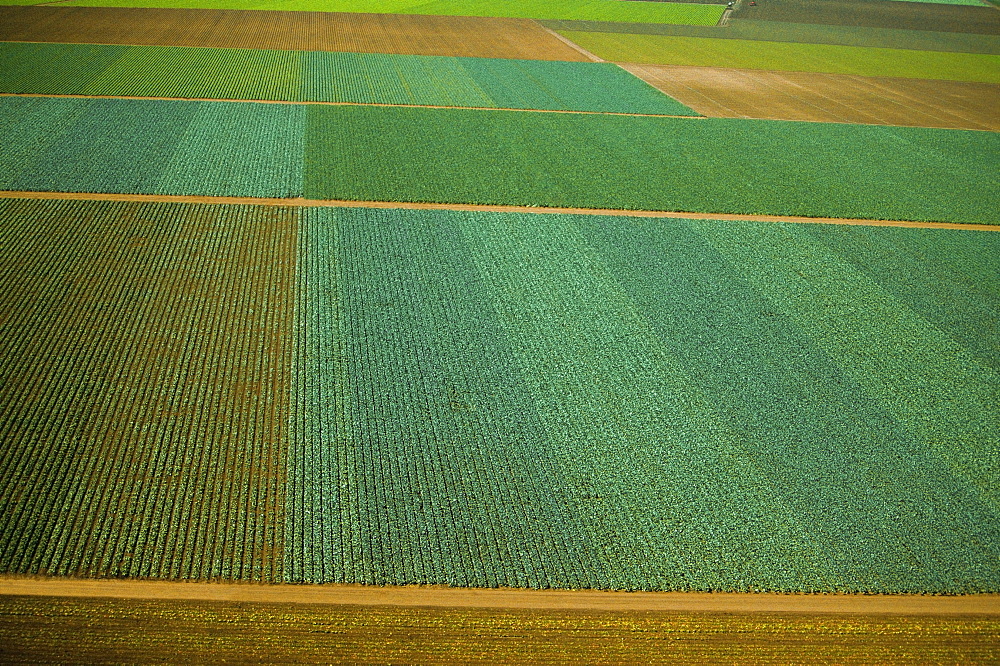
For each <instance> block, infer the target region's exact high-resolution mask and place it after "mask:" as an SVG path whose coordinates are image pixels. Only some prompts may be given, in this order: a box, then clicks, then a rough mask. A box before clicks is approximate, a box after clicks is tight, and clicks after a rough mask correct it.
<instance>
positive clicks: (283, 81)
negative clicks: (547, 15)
mask: <svg viewBox="0 0 1000 666" xmlns="http://www.w3.org/2000/svg"><path fill="white" fill-rule="evenodd" d="M0 72H2V73H0V92H7V93H41V94H80V95H110V96H126V97H164V98H179V99H237V100H277V101H293V102H295V101H310V102H350V103H373V104H407V105H409V104H412V105H428V106H456V107H484V108H514V109H549V110H565V111H607V112H617V113H646V114H660V115H697V114H696V113H695V112H694V111H692V110H691V109H689V108H687V107H686V106H684V105H682V104H680V103H679V102H677V101H675V100H673V99H672V98H670V97H668V96H667V95H665V94H663V93H662V92H659V91H658V90H656V89H655V88H654V87H652V86H650V85H648V84H647V83H645V82H644V81H642V80H641V79H638V78H636V77H635V76H632V75H631V74H629V73H628V72H626V71H624V70H623V69H621V68H620V67H618V66H616V65H613V64H611V63H595V62H585V63H584V62H554V61H543V60H511V59H487V58H451V57H444V56H417V55H390V54H375V53H368V54H366V53H326V52H316V51H273V50H272V51H265V50H255V49H221V48H188V47H164V46H100V45H91V44H44V43H21V42H8V43H0Z"/></svg>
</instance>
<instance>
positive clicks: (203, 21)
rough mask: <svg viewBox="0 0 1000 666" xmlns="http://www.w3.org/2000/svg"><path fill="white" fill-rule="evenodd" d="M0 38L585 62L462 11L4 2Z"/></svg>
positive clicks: (528, 24)
mask: <svg viewBox="0 0 1000 666" xmlns="http://www.w3.org/2000/svg"><path fill="white" fill-rule="evenodd" d="M0 40H4V41H11V42H61V43H82V44H86V43H92V44H134V45H145V46H195V47H218V48H242V49H284V50H294V51H344V52H356V53H401V54H409V55H438V56H462V57H472V58H520V59H525V60H564V61H579V62H584V61H587V58H586V57H585V56H584V55H582V54H581V53H580V52H579V51H577V50H576V49H573V48H572V47H570V46H568V45H567V44H565V43H563V42H562V41H560V40H559V39H557V38H556V37H554V36H552V35H551V34H550V33H548V32H546V31H545V30H544V29H543V28H541V27H540V26H539V25H538V24H537V23H535V22H533V21H528V20H525V19H498V18H483V17H465V16H419V15H398V14H345V13H339V14H337V13H326V12H279V11H235V10H216V9H150V8H119V7H64V6H59V5H55V6H47V7H3V6H0Z"/></svg>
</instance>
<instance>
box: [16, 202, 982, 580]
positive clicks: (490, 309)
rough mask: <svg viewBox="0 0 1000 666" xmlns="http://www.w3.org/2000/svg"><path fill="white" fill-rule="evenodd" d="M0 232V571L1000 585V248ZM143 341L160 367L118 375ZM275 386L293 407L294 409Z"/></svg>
mask: <svg viewBox="0 0 1000 666" xmlns="http://www.w3.org/2000/svg"><path fill="white" fill-rule="evenodd" d="M205 215H210V216H211V217H209V218H208V220H206V222H208V221H209V220H210V221H211V222H212V224H210V225H208V226H207V227H199V226H197V224H198V220H200V219H202V218H203V217H204V216H205ZM3 216H4V219H5V220H8V221H9V224H10V226H9V231H8V233H9V234H10V235H11V237H12V238H17V239H19V242H18V243H5V244H4V245H3V247H4V248H5V254H4V257H3V265H7V266H11V268H10V270H11V271H14V270H18V271H20V272H27V273H29V274H32V275H39V276H44V277H40V278H39V279H38V280H36V281H34V282H32V283H30V284H24V283H20V286H18V283H17V282H15V281H13V280H12V278H10V277H7V278H5V282H4V284H9V285H12V286H11V287H10V288H8V289H7V290H6V292H5V302H6V305H5V306H4V309H5V311H8V312H10V313H11V316H10V317H9V318H8V319H7V320H6V321H5V322H4V324H3V329H2V331H0V332H2V335H0V339H2V340H4V341H5V348H4V350H3V355H4V357H5V358H7V359H8V360H9V365H8V370H7V379H5V381H4V387H5V391H6V393H5V399H4V404H5V405H6V406H7V407H6V411H5V412H4V414H3V418H2V420H0V434H2V437H3V439H4V441H5V442H6V443H8V448H7V449H6V451H5V456H4V458H3V460H2V462H0V465H2V467H0V469H2V472H3V474H2V478H4V479H5V484H6V485H5V487H6V488H7V489H8V490H7V491H6V495H7V496H8V497H10V498H12V499H11V501H10V503H9V505H8V506H9V511H10V513H9V517H8V518H7V520H6V521H5V522H4V525H3V527H4V531H3V532H2V533H0V572H3V573H27V574H38V573H49V574H62V575H73V576H83V577H121V576H139V577H143V576H146V577H165V578H182V579H183V578H191V579H219V578H221V579H236V580H264V581H288V582H306V583H328V582H339V583H364V584H375V585H386V584H396V585H399V584H413V583H424V584H448V585H455V586H462V587H496V586H501V587H529V588H548V587H555V588H593V589H627V590H628V589H652V590H728V591H743V592H749V591H756V590H775V591H829V592H833V591H838V592H883V593H885V592H895V593H899V592H937V593H955V592H975V591H997V590H998V589H1000V572H997V571H996V569H995V567H993V566H992V564H991V563H992V562H994V561H995V560H996V557H997V555H998V548H1000V546H998V544H1000V534H997V530H996V527H995V525H996V523H995V522H994V521H992V520H991V518H990V516H992V515H994V514H995V512H996V510H997V505H998V503H1000V496H998V495H997V491H996V489H995V488H993V487H992V486H991V485H990V484H989V482H988V479H989V478H990V475H991V474H992V469H993V463H992V462H991V458H990V451H991V447H992V446H993V445H994V443H995V437H994V435H995V433H996V432H997V431H998V428H1000V412H998V410H997V406H996V404H995V402H994V401H992V400H991V396H993V395H995V394H996V391H997V390H998V389H1000V347H998V342H997V339H996V337H995V336H991V335H990V333H989V331H990V327H991V325H992V324H991V322H993V321H994V320H995V318H996V315H997V313H998V310H1000V292H998V291H997V288H996V285H997V284H998V282H997V281H996V280H995V277H996V275H997V273H998V271H1000V265H998V260H997V257H1000V251H994V250H1000V247H997V248H994V246H995V245H997V244H998V243H1000V234H996V233H989V232H985V233H984V232H981V231H966V232H953V233H951V232H949V233H948V235H947V237H942V236H941V234H942V232H941V231H940V230H921V229H898V228H896V229H893V228H873V227H841V226H836V225H782V224H775V223H749V222H719V221H676V220H671V221H667V220H649V219H642V218H628V217H595V216H570V215H531V214H519V215H518V214H510V213H506V214H504V213H475V212H457V211H404V210H399V209H396V210H391V209H390V210H374V209H342V208H308V207H307V208H301V207H278V208H273V207H252V206H251V207H246V206H218V205H217V206H211V207H205V206H197V205H180V204H137V203H131V204H123V203H119V202H93V201H92V202H88V201H71V202H51V201H28V200H17V199H8V200H3ZM159 220H162V222H160V223H159V225H155V226H154V223H155V222H156V221H159ZM185 221H190V222H189V223H187V224H186V223H185ZM268 221H270V222H271V224H272V225H275V226H274V227H273V231H270V232H269V233H270V234H271V236H272V240H269V241H264V242H259V241H258V242H255V243H253V245H252V247H253V248H255V252H256V253H257V254H258V255H259V256H261V257H265V256H271V257H278V258H280V260H279V261H276V262H271V263H268V264H266V265H263V266H262V267H261V268H259V269H255V268H253V266H254V261H253V260H241V262H243V263H241V266H244V267H245V268H244V270H246V271H248V272H251V271H257V272H258V274H259V275H260V277H259V278H255V280H259V282H255V281H253V280H251V281H249V283H248V281H247V280H246V279H243V280H240V279H239V278H240V277H241V276H240V275H239V274H233V275H232V282H229V281H226V280H223V279H222V276H221V275H220V273H219V271H221V270H223V268H224V267H225V266H227V265H229V264H230V263H231V262H232V261H233V260H232V259H230V257H231V256H234V255H233V254H232V253H236V252H238V251H239V248H240V247H241V246H243V245H244V244H246V243H249V242H250V239H251V238H254V237H255V236H253V235H249V236H248V235H247V234H250V231H251V230H256V233H257V234H261V233H266V232H267V231H268V229H270V228H271V227H268V226H264V227H261V225H262V224H266V223H267V222H268ZM111 229H122V231H121V232H119V233H115V234H109V233H108V231H109V230H111ZM229 229H233V231H237V232H238V233H236V234H235V235H231V234H233V232H230V231H229ZM140 230H141V232H140ZM240 234H242V236H241V235H240ZM95 237H97V238H107V239H109V240H106V241H103V242H100V243H98V242H95V241H94V238H95ZM137 237H141V238H137ZM258 237H259V236H258ZM227 238H229V239H231V240H230V241H229V242H228V243H227V242H226V239H227ZM241 238H246V239H247V240H245V241H244V240H241ZM70 239H71V240H70ZM139 242H142V243H144V245H141V246H139V247H141V248H143V250H142V251H139V252H135V251H133V252H132V254H130V255H127V256H129V257H131V259H129V261H127V262H125V263H122V262H121V261H119V262H118V263H111V259H112V258H117V257H118V256H120V253H122V252H127V251H128V250H129V248H134V247H136V246H135V243H139ZM293 244H294V245H293ZM106 245H111V247H110V248H108V247H106ZM116 245H117V246H118V247H120V248H121V249H119V250H117V251H116V250H115V249H114V248H115V246H116ZM24 247H32V248H38V250H37V251H35V252H33V253H31V254H28V255H25V254H24V252H23V251H22V248H24ZM293 247H294V250H293V249H292V248H293ZM201 248H205V249H204V250H201ZM210 248H211V251H208V250H209V249H210ZM268 248H275V249H270V250H269V249H268ZM278 248H280V252H279V250H278ZM779 248H780V249H779ZM765 249H767V250H768V251H767V252H765V251H764V250H765ZM776 249H777V251H776ZM244 252H245V251H244ZM185 254H186V255H187V256H189V257H190V259H188V260H186V261H184V262H183V263H182V264H181V265H180V267H178V266H177V263H176V261H173V260H172V258H174V257H183V256H185ZM15 257H16V261H14V259H15ZM133 266H134V268H133ZM160 266H162V267H163V268H157V267H160ZM665 267H670V268H669V270H666V269H665ZM112 269H113V270H114V272H113V273H112ZM901 269H905V270H901ZM112 274H113V275H124V276H128V280H127V281H124V283H123V285H122V287H121V288H120V289H119V291H116V292H115V291H112V292H111V293H110V294H109V290H108V289H107V288H102V284H104V283H107V282H108V281H109V280H110V279H111V278H110V277H109V276H110V275H112ZM189 275H190V276H191V277H188V276H189ZM227 275H228V274H227ZM293 281H294V282H293ZM122 282H123V281H122V280H121V279H119V280H118V281H117V283H122ZM199 285H201V286H199ZM254 285H259V286H256V287H255V286H254ZM151 290H152V291H151ZM254 291H263V292H264V293H262V294H259V295H257V294H254V293H252V292H254ZM37 293H43V294H47V293H51V294H53V296H52V298H59V299H60V300H59V301H58V306H56V305H49V302H48V301H43V302H41V303H40V302H39V301H38V299H37V297H35V296H34V295H35V294H37ZM136 293H139V294H145V301H144V302H145V303H148V305H144V306H142V307H139V308H137V307H136V306H133V305H132V301H133V300H134V298H135V296H134V294H136ZM276 299H281V301H280V303H281V305H280V306H278V305H277V303H278V301H277V300H276ZM243 303H245V304H246V305H242V304H243ZM293 303H294V310H293V309H292V304H293ZM816 304H821V305H822V307H821V308H819V309H817V308H816V307H815V305H816ZM153 308H155V309H153ZM78 312H80V313H91V315H90V319H84V320H83V321H80V322H79V323H75V322H74V320H73V319H72V318H71V314H72V313H78ZM215 312H218V314H214V313H215ZM292 312H294V317H293V316H292V315H291V313H292ZM158 313H159V314H158ZM227 313H229V314H227ZM236 313H243V314H242V315H240V316H244V317H245V316H247V315H246V313H249V314H250V315H253V316H256V317H260V318H265V317H266V319H262V320H260V321H259V323H254V324H242V325H238V326H240V328H236V329H234V328H233V324H232V323H227V322H232V320H233V318H234V317H236V316H237V314H236ZM129 315H130V316H129ZM192 319H193V321H191V320H192ZM237 321H239V320H238V319H237ZM122 322H124V323H122ZM189 322H190V323H189ZM136 327H138V328H139V332H138V333H133V330H134V329H136ZM289 327H291V328H289ZM35 330H40V331H48V332H49V333H48V335H47V336H45V337H43V338H41V339H39V338H37V337H31V336H27V335H26V334H25V332H26V331H35ZM144 330H145V331H147V333H142V332H141V331H144ZM242 331H246V333H243V332H242ZM288 331H293V333H289V332H288ZM230 336H236V339H238V340H239V341H240V343H241V344H240V345H232V346H231V347H228V348H226V355H222V354H221V352H217V351H216V352H209V351H207V350H206V348H205V346H210V348H211V349H221V348H223V347H224V346H225V344H226V343H225V341H227V340H231V339H232V338H231V337H230ZM277 339H281V340H283V344H282V345H278V346H275V343H274V342H273V341H274V340H277ZM596 340H601V341H602V342H601V344H600V345H597V344H595V341H596ZM213 341H215V342H213ZM126 343H130V344H132V345H141V346H140V347H139V349H140V350H146V351H141V352H138V351H137V352H134V353H129V354H128V355H127V356H125V358H126V359H134V360H131V361H129V362H127V363H123V360H122V355H123V353H124V352H122V351H118V350H120V349H122V347H123V345H125V344H126ZM205 358H211V359H212V363H211V365H209V366H207V367H206V364H205V363H204V361H203V360H202V359H205ZM227 358H232V360H227ZM240 368H246V369H245V370H240ZM223 373H224V374H223ZM241 373H247V374H241ZM38 377H49V378H51V381H50V382H48V383H45V384H41V385H40V386H39V385H38V384H37V382H38V380H37V379H33V378H38ZM222 377H225V378H226V379H225V380H222ZM244 377H245V378H244ZM32 381H34V382H36V383H35V384H32V383H31V382H32ZM276 382H290V383H289V384H287V386H288V389H287V393H286V395H287V396H288V399H287V400H288V401H287V403H285V402H275V401H265V400H266V396H267V395H269V394H270V393H269V391H273V390H279V391H283V389H281V386H282V384H281V383H276ZM264 387H268V389H269V390H268V391H265V389H264ZM14 395H18V396H27V395H30V396H32V398H31V399H30V400H23V401H20V402H15V401H13V400H12V399H11V396H14ZM131 396H137V397H131ZM141 396H147V397H141ZM154 400H155V402H154ZM952 404H962V405H963V411H962V415H961V417H960V418H959V417H958V415H957V414H955V413H953V412H952V410H951V409H950V408H949V405H952ZM55 405H72V407H61V408H60V409H58V410H55V409H53V408H52V406H55ZM150 405H155V407H151V406H150ZM213 405H218V406H217V407H212V406H213ZM206 406H208V413H206V411H205V410H206ZM262 410H266V411H265V412H264V413H263V414H262ZM209 414H211V418H210V420H201V418H203V417H204V418H208V417H209ZM268 414H269V415H270V416H268ZM53 415H58V416H59V417H58V418H53ZM248 429H250V430H249V431H250V432H254V433H256V437H257V438H259V439H256V440H255V441H258V442H259V444H252V445H251V444H249V443H247V441H246V435H245V433H247V432H248ZM236 432H240V433H244V435H243V436H241V437H240V438H239V439H236V438H234V437H233V433H236ZM830 432H836V433H838V436H837V438H836V439H835V440H831V439H830V438H829V437H828V434H829V433H830ZM194 433H198V434H197V435H194ZM285 442H287V444H283V443H285ZM943 442H948V443H949V444H947V445H945V444H943ZM959 442H961V445H958V443H959ZM678 452H682V455H677V453H678ZM265 461H267V462H266V464H265ZM219 469H226V470H227V472H226V473H225V474H220V473H219V472H218V471H217V470H219ZM612 470H613V471H612ZM765 470H767V471H765ZM282 479H287V481H284V482H282ZM237 489H239V490H237ZM226 497H238V498H239V499H238V500H237V501H236V502H235V506H234V503H227V502H224V499H223V498H226ZM122 507H125V508H122ZM148 507H155V508H156V510H150V509H149V508H148ZM237 507H239V510H236V508H237ZM734 507H736V508H738V510H735V511H734ZM168 512H169V513H168ZM168 516H169V517H168ZM639 555H641V557H640V556H639Z"/></svg>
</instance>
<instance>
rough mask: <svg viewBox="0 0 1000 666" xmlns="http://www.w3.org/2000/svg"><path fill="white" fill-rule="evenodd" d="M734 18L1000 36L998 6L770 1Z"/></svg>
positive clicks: (743, 6) (741, 9)
mask: <svg viewBox="0 0 1000 666" xmlns="http://www.w3.org/2000/svg"><path fill="white" fill-rule="evenodd" d="M733 18H734V19H751V20H754V21H784V22H789V23H819V24H825V25H854V26H867V27H871V28H897V29H901V30H933V31H935V32H971V33H977V34H981V35H1000V11H997V9H996V8H995V7H986V6H982V7H973V6H965V5H945V4H932V3H927V2H897V1H896V0H864V1H863V2H858V0H766V2H758V3H757V4H756V5H754V6H750V3H749V2H742V3H740V5H739V6H738V8H737V9H736V11H734V12H733Z"/></svg>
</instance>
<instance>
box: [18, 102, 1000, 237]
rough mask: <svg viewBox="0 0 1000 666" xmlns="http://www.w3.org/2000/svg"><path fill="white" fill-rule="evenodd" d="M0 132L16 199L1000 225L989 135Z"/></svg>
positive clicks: (429, 115)
mask: <svg viewBox="0 0 1000 666" xmlns="http://www.w3.org/2000/svg"><path fill="white" fill-rule="evenodd" d="M0 128H4V129H5V131H6V137H5V141H4V142H3V143H2V144H0V189H2V190H8V191H22V190H24V191H58V192H112V193H124V194H136V193H137V194H177V195H214V196H243V197H247V196H251V197H282V198H285V197H301V196H305V197H307V198H311V199H341V200H345V199H346V200H361V201H373V200H374V201H404V202H405V201H416V202H421V201H425V202H447V203H480V204H513V205H535V206H567V207H584V208H616V209H623V210H679V211H692V212H704V213H745V214H772V215H805V216H812V217H849V218H874V219H903V220H914V219H915V220H929V221H941V222H971V223H982V224H996V223H998V222H1000V220H998V218H997V211H998V210H1000V184H998V182H997V169H996V155H997V154H1000V134H998V133H991V132H965V131H959V130H934V129H922V128H902V127H877V126H861V125H840V124H831V123H787V122H775V121H765V120H735V119H722V118H707V119H699V118H645V117H637V116H614V115H573V114H563V113H529V112H517V111H472V110H454V109H419V108H400V107H374V106H339V107H336V106H301V105H300V106H294V105H283V104H253V103H224V102H184V101H134V100H89V99H57V98H19V97H7V98H0ZM7 128H16V131H14V129H7Z"/></svg>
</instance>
